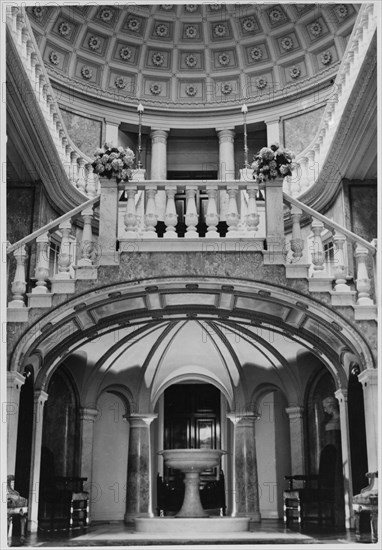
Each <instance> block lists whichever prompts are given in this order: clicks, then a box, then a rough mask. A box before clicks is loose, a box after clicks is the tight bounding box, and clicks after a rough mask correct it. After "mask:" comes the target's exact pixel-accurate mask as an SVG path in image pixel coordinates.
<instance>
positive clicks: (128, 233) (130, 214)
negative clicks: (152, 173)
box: [124, 184, 138, 239]
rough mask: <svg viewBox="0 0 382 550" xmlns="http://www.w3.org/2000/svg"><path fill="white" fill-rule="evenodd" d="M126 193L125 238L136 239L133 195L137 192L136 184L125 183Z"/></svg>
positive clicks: (135, 215)
mask: <svg viewBox="0 0 382 550" xmlns="http://www.w3.org/2000/svg"><path fill="white" fill-rule="evenodd" d="M125 191H126V195H127V203H126V212H125V216H124V222H125V235H124V237H125V238H128V239H136V238H137V237H138V235H137V213H136V208H135V195H136V192H137V187H136V185H131V184H128V185H125Z"/></svg>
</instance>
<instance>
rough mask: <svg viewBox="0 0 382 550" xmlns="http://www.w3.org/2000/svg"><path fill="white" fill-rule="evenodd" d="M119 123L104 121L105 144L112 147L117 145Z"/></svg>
mask: <svg viewBox="0 0 382 550" xmlns="http://www.w3.org/2000/svg"><path fill="white" fill-rule="evenodd" d="M118 128H119V122H110V121H108V120H107V121H106V125H105V142H106V143H111V144H112V145H114V147H118V145H119V136H118Z"/></svg>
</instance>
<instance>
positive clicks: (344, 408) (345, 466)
mask: <svg viewBox="0 0 382 550" xmlns="http://www.w3.org/2000/svg"><path fill="white" fill-rule="evenodd" d="M334 395H335V396H336V399H337V401H338V403H339V408H340V425H341V454H342V472H343V478H344V499H345V525H346V527H347V528H348V529H350V528H353V527H354V513H353V506H352V502H353V480H352V469H351V455H350V426H349V412H348V392H347V390H346V389H343V388H340V389H338V390H337V391H336V392H335V393H334Z"/></svg>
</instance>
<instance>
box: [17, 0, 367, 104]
mask: <svg viewBox="0 0 382 550" xmlns="http://www.w3.org/2000/svg"><path fill="white" fill-rule="evenodd" d="M358 8H359V6H357V5H354V4H316V3H314V4H238V3H236V4H204V3H203V4H162V5H159V4H156V5H138V4H132V3H129V4H126V5H117V4H114V5H105V6H99V5H84V6H62V7H50V6H48V5H46V6H44V5H41V6H36V7H30V8H28V9H27V11H28V15H29V17H30V21H31V24H32V27H33V31H34V34H35V37H36V40H37V43H38V45H39V48H40V51H41V53H42V55H43V59H44V62H45V65H46V67H47V69H48V72H49V76H50V78H51V80H52V82H53V84H55V85H61V86H64V87H66V88H70V89H71V90H75V91H76V92H79V93H83V94H86V95H87V96H88V98H89V97H91V96H95V97H97V98H101V97H102V98H103V99H106V100H108V101H112V102H115V103H117V104H118V103H119V104H125V105H126V103H128V104H129V103H131V101H132V100H135V102H136V100H137V99H139V100H142V101H144V103H145V105H147V106H150V107H152V108H153V109H155V108H157V109H171V108H177V109H187V110H190V109H191V110H193V109H195V110H197V109H202V108H205V107H209V108H211V109H221V108H226V107H230V106H233V105H236V103H242V102H243V100H244V101H246V102H247V103H249V104H256V105H259V106H261V105H263V104H270V103H272V102H274V101H277V100H283V101H285V100H286V99H287V98H288V97H291V98H295V97H296V94H301V93H308V92H309V91H312V90H314V89H317V86H318V87H320V86H323V85H325V84H326V83H327V84H329V82H330V80H332V79H333V77H334V76H335V74H336V71H337V69H338V66H339V63H340V60H341V58H342V56H343V53H344V51H345V48H346V44H347V39H348V36H349V35H350V33H351V31H352V27H353V24H354V21H355V18H356V15H357V11H358Z"/></svg>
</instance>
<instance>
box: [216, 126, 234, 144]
mask: <svg viewBox="0 0 382 550" xmlns="http://www.w3.org/2000/svg"><path fill="white" fill-rule="evenodd" d="M216 133H217V136H218V138H219V143H223V142H225V141H228V142H229V143H233V142H234V140H235V130H233V129H230V128H225V129H223V130H218V129H216Z"/></svg>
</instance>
